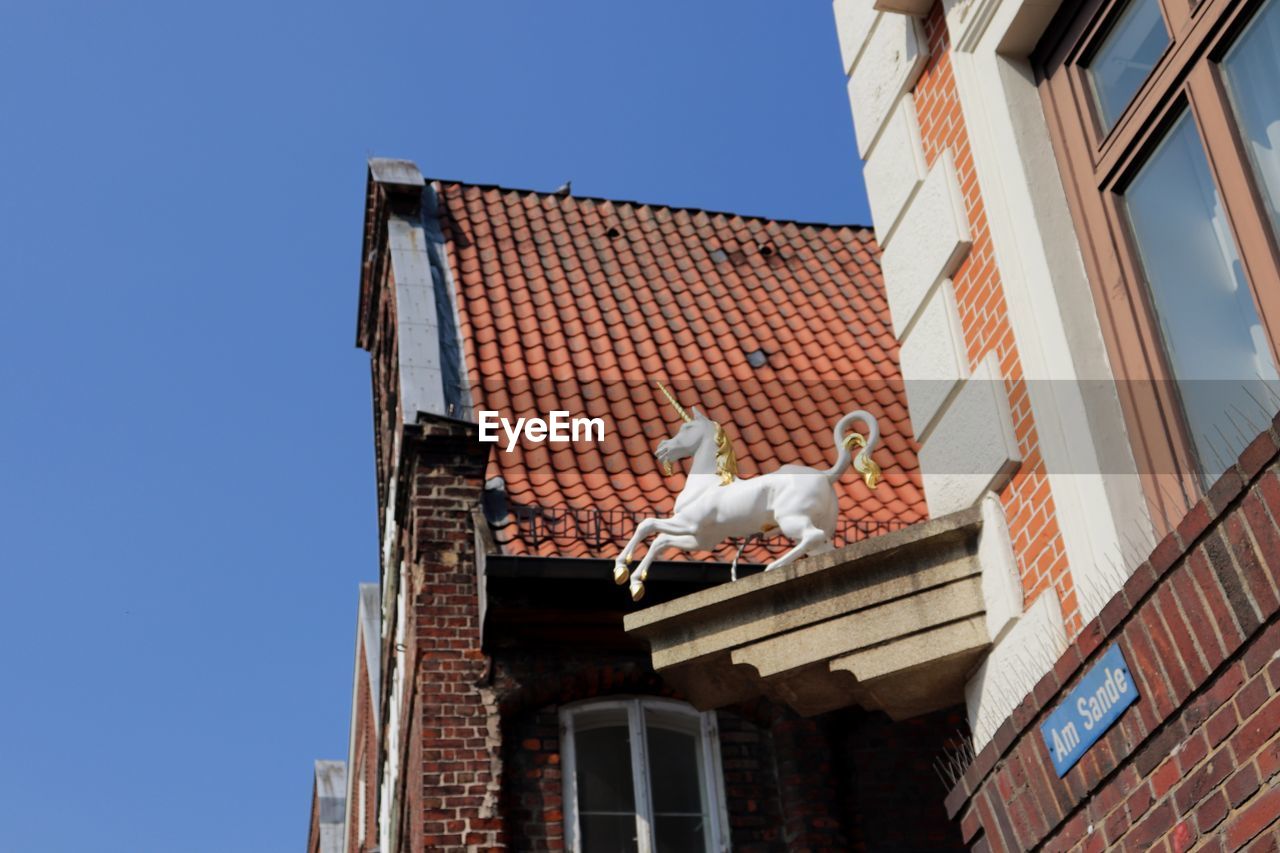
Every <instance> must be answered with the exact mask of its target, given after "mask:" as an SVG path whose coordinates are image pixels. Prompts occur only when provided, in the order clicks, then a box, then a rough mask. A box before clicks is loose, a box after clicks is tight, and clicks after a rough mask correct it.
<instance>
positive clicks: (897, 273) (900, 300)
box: [880, 151, 972, 340]
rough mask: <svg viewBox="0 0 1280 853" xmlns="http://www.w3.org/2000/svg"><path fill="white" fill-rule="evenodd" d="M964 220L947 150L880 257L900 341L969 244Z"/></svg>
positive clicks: (918, 191) (894, 324)
mask: <svg viewBox="0 0 1280 853" xmlns="http://www.w3.org/2000/svg"><path fill="white" fill-rule="evenodd" d="M971 242H972V240H971V238H970V236H969V218H968V216H967V215H966V214H965V208H964V197H963V196H962V195H961V194H960V181H959V178H957V177H956V167H955V161H954V160H953V159H952V157H951V152H949V151H947V152H944V153H943V155H942V156H941V157H939V158H938V159H937V160H935V161H934V163H933V168H931V169H930V170H929V174H928V176H927V177H926V178H925V179H924V183H923V184H921V185H920V189H919V190H917V191H916V194H915V195H914V196H913V197H912V198H911V201H910V202H908V203H907V206H906V210H905V211H904V212H903V214H902V220H901V221H900V222H899V223H898V226H897V227H896V228H895V229H894V233H893V235H892V237H891V239H890V241H889V245H888V246H886V247H885V249H884V253H883V254H882V255H881V256H880V271H881V272H882V273H883V275H884V286H885V295H886V296H888V298H889V313H890V314H891V315H892V318H893V331H894V334H895V335H896V336H897V337H898V339H899V340H902V339H903V338H904V337H905V336H906V334H905V333H906V331H907V329H908V327H909V326H910V325H911V321H912V320H914V319H915V317H916V314H917V313H918V312H919V311H920V306H921V305H923V304H924V301H925V299H926V298H927V297H928V296H929V293H930V291H932V290H933V288H934V285H936V284H937V283H938V282H940V281H942V280H943V279H944V278H946V277H948V276H949V275H951V274H952V273H953V272H955V270H956V268H957V267H959V266H960V262H961V261H963V260H964V257H965V255H966V254H967V253H968V251H969V246H970V245H971Z"/></svg>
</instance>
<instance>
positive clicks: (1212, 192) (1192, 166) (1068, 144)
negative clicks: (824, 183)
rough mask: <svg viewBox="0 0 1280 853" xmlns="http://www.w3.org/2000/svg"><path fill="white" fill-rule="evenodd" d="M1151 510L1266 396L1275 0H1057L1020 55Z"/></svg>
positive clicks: (1279, 375) (1277, 47)
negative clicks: (1049, 142)
mask: <svg viewBox="0 0 1280 853" xmlns="http://www.w3.org/2000/svg"><path fill="white" fill-rule="evenodd" d="M1033 62H1034V65H1035V67H1036V71H1037V75H1038V84H1039V87H1040V92H1041V95H1042V98H1043V102H1044V106H1045V114H1046V118H1047V119H1048V122H1049V126H1050V134H1051V136H1052V138H1053V144H1054V148H1055V153H1056V155H1057V158H1058V162H1059V166H1060V169H1061V174H1062V180H1063V185H1064V187H1065V189H1066V193H1067V199H1068V202H1069V205H1070V207H1071V212H1072V216H1073V219H1074V221H1075V226H1076V232H1077V234H1078V236H1079V239H1080V243H1081V248H1082V251H1083V254H1084V260H1085V266H1086V270H1087V273H1088V276H1089V280H1090V284H1091V287H1092V289H1093V297H1094V302H1095V304H1096V305H1097V306H1098V311H1099V315H1100V320H1101V323H1102V327H1103V332H1104V338H1105V339H1106V342H1107V346H1108V349H1109V353H1108V354H1109V356H1110V360H1111V363H1112V366H1113V369H1114V372H1115V374H1116V376H1117V379H1118V380H1120V381H1119V384H1120V387H1121V402H1122V404H1123V406H1124V409H1125V416H1126V420H1127V422H1128V424H1129V432H1130V436H1131V438H1132V441H1133V450H1134V457H1135V459H1136V460H1137V461H1138V465H1139V469H1140V471H1141V474H1142V477H1143V482H1144V487H1145V489H1146V494H1147V497H1148V500H1149V501H1150V503H1151V504H1152V507H1153V510H1155V511H1154V512H1153V518H1156V519H1161V518H1163V519H1165V520H1168V521H1176V519H1177V516H1178V515H1180V513H1181V510H1182V509H1183V508H1184V507H1185V506H1186V505H1187V504H1188V502H1189V500H1191V499H1194V498H1195V497H1196V496H1197V495H1198V494H1200V493H1202V492H1203V490H1204V489H1205V488H1207V486H1208V485H1209V484H1211V483H1212V482H1213V481H1214V480H1216V479H1217V477H1218V476H1219V475H1220V474H1221V473H1222V472H1223V471H1224V470H1225V469H1226V468H1227V466H1228V465H1229V464H1231V461H1233V460H1234V459H1235V457H1236V456H1237V455H1238V454H1239V452H1240V451H1241V450H1242V449H1243V447H1244V445H1245V444H1246V443H1247V442H1248V441H1249V440H1251V439H1252V438H1253V436H1254V435H1255V434H1256V433H1257V432H1258V431H1259V430H1260V428H1261V424H1263V423H1264V422H1266V421H1268V420H1269V419H1270V416H1271V414H1272V413H1274V412H1275V411H1276V409H1277V408H1280V372H1278V371H1277V353H1280V264H1278V260H1280V255H1277V235H1278V234H1280V213H1277V211H1280V0H1086V2H1083V3H1064V4H1063V8H1062V10H1061V11H1060V12H1059V15H1058V17H1057V19H1056V20H1055V21H1054V22H1053V24H1052V25H1051V26H1050V27H1049V29H1048V31H1047V32H1046V34H1045V36H1044V38H1043V39H1042V41H1041V43H1040V45H1039V46H1038V47H1037V49H1036V52H1035V54H1034V56H1033Z"/></svg>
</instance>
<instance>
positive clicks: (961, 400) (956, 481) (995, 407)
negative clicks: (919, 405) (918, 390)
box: [920, 352, 1022, 518]
mask: <svg viewBox="0 0 1280 853" xmlns="http://www.w3.org/2000/svg"><path fill="white" fill-rule="evenodd" d="M1021 461H1022V454H1021V451H1020V450H1019V448H1018V439H1017V437H1016V436H1015V434H1014V431H1013V417H1012V414H1011V413H1010V410H1009V395H1008V393H1007V392H1006V391H1005V387H1004V379H1003V377H1002V375H1001V373H1000V366H999V363H998V362H997V360H996V354H995V353H994V352H989V353H987V355H986V357H985V358H983V360H982V361H981V362H980V363H979V364H978V366H977V368H975V369H974V371H973V375H972V376H971V377H970V378H969V379H968V380H966V381H965V383H964V385H963V387H961V389H960V391H959V392H958V393H957V394H956V396H955V398H954V399H953V400H952V401H951V404H950V405H948V406H947V407H946V410H945V411H944V412H943V414H942V417H941V419H940V420H939V421H938V424H937V426H936V427H935V428H934V429H933V431H932V432H931V433H930V435H929V440H928V441H926V442H925V443H924V445H923V446H922V447H921V448H920V471H921V474H922V477H923V480H924V494H925V500H926V501H927V502H928V504H929V514H930V516H932V517H934V518H936V517H938V516H940V515H946V514H948V513H952V512H959V511H960V510H962V509H968V508H969V507H971V506H973V505H974V504H976V503H977V502H978V500H979V499H980V498H981V497H982V496H983V495H984V494H986V492H988V491H999V490H1000V489H1001V488H1002V487H1003V486H1004V484H1005V483H1007V482H1008V481H1009V478H1010V477H1012V476H1013V473H1014V472H1015V471H1016V470H1017V469H1018V465H1019V463H1020V462H1021Z"/></svg>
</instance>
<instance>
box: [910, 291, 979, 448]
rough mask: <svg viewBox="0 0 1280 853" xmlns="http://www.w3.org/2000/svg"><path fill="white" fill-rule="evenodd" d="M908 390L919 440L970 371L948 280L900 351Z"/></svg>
mask: <svg viewBox="0 0 1280 853" xmlns="http://www.w3.org/2000/svg"><path fill="white" fill-rule="evenodd" d="M898 358H899V360H900V362H901V366H902V378H903V380H904V384H905V386H906V389H907V408H908V410H909V411H910V413H911V427H912V430H913V431H914V432H915V435H916V440H917V441H928V438H929V432H930V430H931V429H932V428H933V425H934V422H935V421H936V420H937V417H938V414H939V413H940V412H941V411H942V408H943V406H944V405H945V404H946V402H947V400H948V399H950V398H951V395H952V394H953V393H954V391H955V389H956V386H957V385H959V384H960V382H961V381H962V380H963V379H964V378H965V377H966V376H968V374H969V357H968V355H967V354H966V353H965V348H964V335H963V333H962V330H961V328H960V311H959V309H958V308H957V307H956V294H955V290H954V289H953V288H952V286H951V282H950V281H944V282H942V284H940V285H938V287H937V288H936V289H935V290H934V291H933V295H932V296H930V297H929V299H928V301H927V302H925V305H924V308H922V309H921V310H920V318H919V319H918V320H916V322H915V323H914V324H913V325H912V327H911V332H910V333H909V334H908V335H907V337H906V340H904V341H903V342H902V347H901V349H900V350H899V351H898Z"/></svg>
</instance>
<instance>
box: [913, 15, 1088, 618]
mask: <svg viewBox="0 0 1280 853" xmlns="http://www.w3.org/2000/svg"><path fill="white" fill-rule="evenodd" d="M925 34H926V37H927V39H928V43H929V59H928V62H927V64H926V66H925V68H924V71H923V72H922V73H921V75H920V79H919V81H918V82H917V83H916V87H915V89H914V93H915V102H916V111H917V115H918V117H919V121H920V141H921V143H922V144H923V146H924V156H925V162H926V163H927V164H928V165H929V166H932V165H933V163H934V161H936V160H937V159H938V158H939V157H940V156H942V154H943V152H945V151H950V152H951V154H952V156H953V157H954V158H955V165H956V173H957V176H958V178H959V181H960V189H961V192H962V193H963V195H964V201H965V211H966V213H967V215H968V221H969V229H970V232H971V234H972V237H973V245H972V248H971V249H970V250H969V254H968V255H967V256H966V257H965V259H964V261H963V262H962V263H961V264H960V267H959V269H957V270H956V272H955V274H954V275H953V276H952V283H953V284H954V286H955V294H956V306H957V308H958V309H959V312H960V325H961V328H962V330H963V336H964V342H965V346H966V348H967V349H968V355H969V363H970V364H969V366H970V368H972V367H974V366H976V365H977V364H978V363H979V362H980V361H981V360H982V359H983V358H984V357H985V356H986V355H987V353H989V352H995V354H996V356H997V358H998V360H999V363H1000V372H1001V374H1002V375H1003V377H1004V380H1005V387H1006V390H1007V391H1008V394H1009V408H1010V410H1011V412H1012V414H1013V429H1014V434H1015V436H1016V437H1017V439H1018V448H1019V450H1020V451H1021V453H1022V460H1023V461H1022V465H1021V466H1020V467H1019V468H1018V471H1017V473H1016V474H1015V475H1014V477H1013V479H1012V480H1011V481H1010V482H1009V483H1008V485H1006V486H1005V487H1004V488H1003V489H1002V490H1001V491H1000V502H1001V504H1003V506H1004V511H1005V516H1006V517H1007V518H1008V521H1009V535H1010V537H1011V538H1012V540H1013V549H1014V554H1015V555H1016V557H1017V560H1018V566H1019V569H1020V571H1021V573H1022V586H1023V591H1024V593H1025V595H1026V600H1027V601H1029V602H1030V601H1034V600H1035V599H1036V598H1037V597H1038V596H1039V595H1040V594H1041V593H1042V592H1044V591H1045V590H1047V589H1049V588H1051V587H1052V588H1053V589H1054V590H1056V592H1057V595H1058V599H1059V601H1061V602H1062V616H1063V620H1064V621H1065V623H1066V626H1067V634H1068V636H1071V635H1074V634H1075V633H1076V632H1077V631H1079V630H1080V627H1081V624H1082V623H1081V619H1080V614H1079V607H1078V603H1077V601H1076V593H1075V586H1074V584H1073V582H1072V579H1071V573H1070V571H1069V570H1068V566H1067V557H1066V551H1065V549H1064V547H1063V543H1062V535H1061V533H1060V531H1059V529H1058V523H1057V520H1056V518H1055V514H1054V507H1053V496H1052V495H1051V494H1050V490H1049V479H1048V476H1047V474H1046V472H1045V467H1044V460H1043V459H1042V458H1041V457H1040V440H1039V437H1038V436H1037V434H1036V427H1035V420H1034V418H1033V417H1032V414H1031V400H1030V397H1029V396H1028V393H1027V386H1026V381H1025V378H1024V374H1023V370H1022V361H1021V358H1020V357H1019V355H1018V349H1017V345H1016V342H1015V340H1014V336H1013V326H1012V325H1011V324H1010V321H1009V306H1008V304H1007V303H1006V302H1005V298H1004V286H1003V284H1002V283H1001V280H1000V271H999V270H998V269H997V268H996V262H995V252H994V249H993V248H992V244H991V233H990V231H989V229H988V227H987V213H986V208H985V207H984V205H983V200H982V195H981V193H980V192H979V189H978V178H977V173H976V171H975V170H974V165H973V153H972V151H971V150H970V148H969V137H968V132H967V131H966V130H965V124H964V115H963V113H962V111H961V107H960V96H959V94H958V92H957V90H956V82H955V76H954V73H953V71H952V67H951V53H950V47H951V45H950V38H949V35H948V32H947V22H946V19H945V18H944V16H943V11H942V4H941V3H936V4H934V7H933V11H932V12H931V13H930V14H929V16H928V17H927V18H926V19H925Z"/></svg>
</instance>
